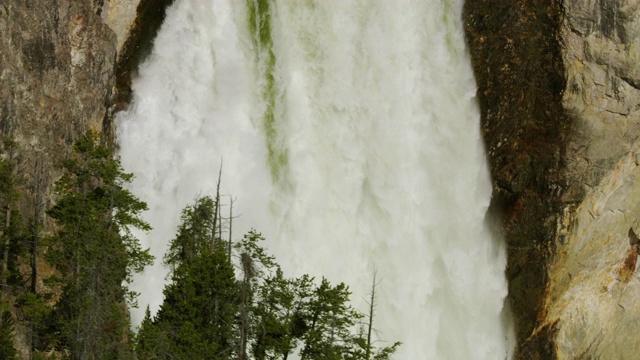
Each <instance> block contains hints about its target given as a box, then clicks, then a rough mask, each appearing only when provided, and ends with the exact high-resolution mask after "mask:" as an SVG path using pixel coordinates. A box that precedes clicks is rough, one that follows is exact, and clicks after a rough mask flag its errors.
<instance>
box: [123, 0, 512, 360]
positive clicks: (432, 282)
mask: <svg viewBox="0 0 640 360" xmlns="http://www.w3.org/2000/svg"><path fill="white" fill-rule="evenodd" d="M461 8H462V0H446V1H445V0H424V1H417V0H416V1H396V0H384V1H383V0H378V1H374V0H372V1H362V0H361V1H356V0H354V1H346V0H322V1H312V0H306V1H303V0H300V1H294V0H275V1H268V0H267V1H264V0H261V1H253V0H247V1H239V0H177V1H176V3H175V4H174V5H173V6H172V7H171V8H170V9H169V11H168V16H167V20H166V23H165V24H164V25H163V27H162V29H161V31H160V33H159V35H158V37H157V39H156V41H155V47H154V51H153V54H152V55H151V57H150V58H149V59H148V60H147V61H146V62H145V64H143V65H142V67H141V69H140V72H139V77H138V78H137V79H136V80H135V81H134V84H133V90H134V100H133V103H132V105H131V108H130V109H129V111H128V112H124V113H121V114H119V116H118V120H117V121H118V123H117V125H118V140H119V144H120V155H121V156H122V161H123V165H124V167H125V169H128V170H129V171H133V172H134V173H135V175H136V177H137V178H136V180H135V182H134V184H133V190H134V192H135V193H136V194H137V195H138V196H139V197H141V198H142V199H143V200H145V201H147V203H148V204H149V207H150V211H149V212H148V213H147V215H146V218H147V220H148V221H149V222H150V223H151V225H152V226H153V227H154V230H153V231H152V232H151V233H150V234H148V235H144V234H141V236H142V239H143V243H145V244H146V245H147V246H151V249H152V252H153V253H154V254H155V255H156V257H157V258H158V259H161V258H162V254H163V253H164V251H165V250H166V247H165V246H166V244H167V242H168V240H169V239H170V238H172V237H173V235H174V234H175V230H176V226H177V222H178V218H179V211H180V209H181V208H182V207H183V206H184V205H186V204H187V203H190V202H192V201H193V199H194V198H195V197H196V196H198V195H199V194H211V193H214V192H215V183H216V179H217V175H218V169H219V168H220V166H221V163H222V167H223V172H222V187H221V189H222V193H223V194H231V195H233V197H234V198H236V199H237V200H236V201H235V203H234V212H235V215H239V214H242V215H241V216H240V218H238V219H236V220H235V222H234V233H235V234H237V235H238V237H239V236H241V234H242V233H243V232H244V231H246V230H248V229H249V228H251V227H253V228H256V229H257V230H259V231H261V232H262V233H263V234H264V235H265V236H266V237H267V239H268V246H269V249H270V251H271V252H273V253H274V254H275V255H276V256H277V259H278V261H279V262H280V263H281V264H282V265H283V268H284V270H285V272H286V273H288V274H289V275H292V276H293V275H299V274H302V273H310V274H312V275H315V276H322V275H325V276H327V277H328V278H329V279H330V280H332V281H333V282H339V281H344V282H346V283H347V284H348V285H350V287H351V289H352V290H353V291H354V296H353V299H354V301H355V305H356V306H358V307H360V308H363V310H364V308H365V306H366V304H365V301H364V300H363V298H364V297H366V295H367V293H368V291H369V286H370V284H371V281H372V276H373V272H374V270H375V269H377V272H378V278H379V280H381V282H380V285H379V287H378V293H379V298H378V309H377V310H378V313H377V314H376V319H375V327H376V328H377V329H378V330H380V332H379V334H378V336H379V338H380V339H386V340H393V341H395V340H398V341H402V342H403V343H404V344H403V345H402V347H401V348H400V351H399V353H398V354H397V356H396V358H397V359H415V360H418V359H490V360H494V359H502V358H504V357H505V354H507V352H508V348H509V345H508V343H507V341H506V338H507V337H508V332H507V330H505V327H504V326H503V323H502V318H503V316H502V307H503V300H504V297H505V295H506V291H507V290H506V282H505V278H504V274H503V269H504V265H505V255H504V250H503V249H502V247H501V246H500V245H499V243H498V242H496V241H495V240H494V239H493V238H492V235H491V232H490V231H489V229H488V227H487V224H486V221H485V215H486V212H487V207H488V204H489V200H490V196H491V187H490V181H489V175H488V171H487V166H486V161H485V157H484V153H483V147H482V142H481V138H480V133H479V123H478V122H479V113H478V109H477V105H476V102H475V99H474V96H475V85H474V80H473V74H472V72H471V68H470V64H469V59H468V55H467V53H466V49H465V43H464V37H463V32H462V23H461V20H460V17H461V14H460V12H461ZM156 263H157V264H156V265H155V267H153V268H152V269H149V270H148V271H147V272H146V273H145V274H143V275H142V276H140V277H139V278H137V279H136V282H135V284H134V288H135V289H136V290H138V291H141V292H142V296H141V297H140V303H141V306H140V309H139V310H137V311H135V310H134V312H133V320H134V322H136V323H137V322H139V321H140V320H141V317H142V315H143V311H144V307H145V306H146V304H150V306H151V309H152V311H155V310H156V309H157V308H158V307H159V305H160V304H161V302H162V288H163V284H164V277H165V274H166V272H165V271H164V270H163V269H162V267H161V265H160V263H161V262H160V261H156Z"/></svg>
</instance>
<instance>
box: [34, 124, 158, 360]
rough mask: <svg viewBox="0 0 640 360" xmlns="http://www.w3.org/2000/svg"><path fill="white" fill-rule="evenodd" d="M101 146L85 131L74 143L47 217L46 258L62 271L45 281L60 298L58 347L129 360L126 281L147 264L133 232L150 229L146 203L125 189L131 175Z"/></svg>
mask: <svg viewBox="0 0 640 360" xmlns="http://www.w3.org/2000/svg"><path fill="white" fill-rule="evenodd" d="M99 140H100V139H99V137H98V135H97V134H96V133H92V132H89V133H87V134H86V135H84V136H82V137H80V138H79V139H78V140H77V141H76V143H75V145H74V154H73V156H72V157H70V158H69V159H68V160H66V161H65V162H64V164H63V165H64V170H65V173H64V175H63V176H62V178H61V179H60V180H59V181H58V182H57V183H56V191H57V194H58V195H59V197H60V198H59V201H58V203H57V204H56V205H55V206H54V207H52V208H51V209H49V210H48V211H47V214H48V215H49V216H50V217H51V218H52V219H54V220H55V221H56V225H57V227H58V231H57V232H56V234H55V235H53V236H51V237H50V238H48V239H47V245H48V252H47V256H46V258H47V260H48V261H49V263H50V264H52V265H53V266H55V267H56V269H57V270H58V271H59V272H60V276H57V277H56V278H55V279H51V280H52V281H55V282H57V286H58V287H59V289H60V290H61V292H62V295H61V297H60V300H59V301H58V303H57V304H56V307H55V314H56V315H57V316H58V325H59V330H60V336H59V340H58V346H59V347H60V348H62V349H67V350H68V351H70V353H71V356H72V357H73V358H114V359H115V358H131V357H132V353H131V350H130V349H129V350H127V349H128V345H127V341H126V339H127V337H128V336H127V334H128V326H129V325H128V324H129V322H128V315H127V310H126V305H125V299H126V298H131V297H132V296H133V294H132V293H131V292H130V291H128V289H127V288H126V283H127V282H129V281H130V279H131V275H132V274H133V273H135V272H139V271H141V270H142V269H143V268H144V266H146V265H148V264H150V263H151V262H152V261H153V258H152V256H151V255H150V254H149V252H148V250H143V249H141V247H140V244H139V242H138V240H137V239H136V238H135V237H134V236H133V235H132V233H131V228H138V229H142V230H149V229H150V227H149V225H148V224H147V223H145V222H144V221H142V220H141V219H140V217H139V215H140V213H141V212H142V211H143V210H146V208H147V207H146V204H145V203H144V202H142V201H140V200H139V199H137V198H136V197H135V196H134V195H133V194H131V193H130V192H129V191H128V190H126V189H124V188H123V185H124V184H126V183H127V182H130V181H131V179H132V175H131V174H127V173H124V172H123V170H122V168H121V166H120V162H119V161H118V160H117V159H114V158H113V156H112V154H111V151H110V150H109V149H108V148H107V147H104V146H101V145H100V142H99Z"/></svg>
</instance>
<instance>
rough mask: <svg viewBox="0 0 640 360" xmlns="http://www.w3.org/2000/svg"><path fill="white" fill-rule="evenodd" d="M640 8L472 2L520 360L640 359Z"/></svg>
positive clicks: (587, 2) (473, 40) (620, 3)
mask: <svg viewBox="0 0 640 360" xmlns="http://www.w3.org/2000/svg"><path fill="white" fill-rule="evenodd" d="M639 11H640V4H639V3H638V2H637V1H630V0H615V1H599V0H565V1H564V2H561V1H537V0H536V1H514V2H502V1H491V0H481V1H468V2H467V4H466V6H465V19H464V20H465V26H466V31H467V38H468V42H469V45H470V50H471V55H472V58H473V66H474V71H475V73H476V78H477V81H478V100H479V103H480V106H481V109H482V128H483V133H484V136H485V143H486V147H487V151H488V156H489V161H490V164H491V170H492V176H493V181H494V198H493V202H492V209H493V210H494V211H496V212H497V213H499V214H500V215H501V216H502V219H503V224H504V226H503V230H504V236H505V238H506V239H507V242H508V257H509V260H508V268H507V277H508V280H509V290H510V295H509V302H510V305H511V307H512V310H513V314H514V319H515V322H516V332H517V343H518V349H517V351H516V358H520V359H551V358H558V359H573V358H584V359H591V358H607V359H624V358H633V357H635V355H634V354H635V349H636V348H637V342H638V340H636V339H635V336H634V334H635V332H636V331H634V330H639V328H640V325H638V320H639V319H640V310H639V309H638V308H636V307H634V306H633V303H634V301H635V299H636V298H637V297H638V295H640V279H639V278H638V276H637V275H636V274H635V268H636V261H637V256H638V250H639V247H640V239H638V237H637V235H636V234H637V233H640V224H639V223H638V217H639V215H640V212H639V210H640V207H639V206H638V204H639V203H640V188H639V186H638V182H637V179H638V175H639V174H640V169H639V168H638V164H640V144H638V135H640V131H639V130H640V128H639V127H638V126H639V125H640V124H639V120H640V119H639V117H638V109H639V104H640V97H639V96H640V93H639V88H640V86H639V85H640V77H639V76H640V68H639V64H640V63H639V62H638V60H639V59H638V56H640V50H638V42H637V38H638V36H639V35H640V20H639V19H640V17H639V16H638V15H640V14H639V13H638V12H639Z"/></svg>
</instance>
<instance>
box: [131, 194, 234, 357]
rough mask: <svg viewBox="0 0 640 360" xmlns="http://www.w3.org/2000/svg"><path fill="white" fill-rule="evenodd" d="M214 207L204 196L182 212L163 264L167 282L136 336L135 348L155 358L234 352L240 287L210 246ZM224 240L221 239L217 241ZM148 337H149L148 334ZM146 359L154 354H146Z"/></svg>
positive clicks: (221, 253) (221, 254) (219, 251)
mask: <svg viewBox="0 0 640 360" xmlns="http://www.w3.org/2000/svg"><path fill="white" fill-rule="evenodd" d="M215 211H216V206H215V203H214V201H213V199H211V198H209V197H204V198H200V199H198V200H196V202H195V204H194V205H192V206H188V207H186V208H185V209H184V210H183V211H182V222H181V224H180V225H179V227H178V233H177V235H176V237H175V239H173V240H172V241H171V243H170V246H169V251H168V253H167V254H166V256H165V259H164V263H165V265H167V266H169V267H170V268H171V270H172V271H171V282H170V283H169V284H168V285H167V286H166V287H165V289H164V296H165V300H164V303H163V304H162V306H161V308H160V311H159V312H158V315H157V316H156V318H155V319H154V320H153V321H149V319H146V320H145V321H146V323H143V328H141V333H140V334H139V335H138V352H139V353H140V354H145V356H148V355H146V354H149V353H150V346H149V343H151V344H153V346H154V347H155V348H156V349H162V347H163V346H164V345H165V344H166V348H164V349H165V350H163V351H162V353H160V351H158V350H155V351H156V352H155V353H154V356H158V357H157V358H177V359H229V358H231V357H232V354H234V353H235V352H234V349H235V345H234V343H235V332H234V324H235V318H236V316H237V304H236V303H237V298H238V287H237V283H236V280H235V275H234V271H233V266H232V265H231V264H230V263H229V261H228V255H227V253H226V251H225V247H224V246H212V244H215V243H216V241H220V240H219V239H212V236H213V231H214V230H213V229H214V226H215V222H214V217H215ZM221 245H222V244H221ZM148 338H151V339H152V340H151V341H148V340H146V339H148ZM149 358H154V357H153V356H150V357H149Z"/></svg>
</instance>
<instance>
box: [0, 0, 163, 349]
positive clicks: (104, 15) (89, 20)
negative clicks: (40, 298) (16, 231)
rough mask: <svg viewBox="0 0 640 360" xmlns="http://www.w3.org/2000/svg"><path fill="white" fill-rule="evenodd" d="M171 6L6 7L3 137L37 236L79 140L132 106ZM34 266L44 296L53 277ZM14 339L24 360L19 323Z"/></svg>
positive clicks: (42, 0)
mask: <svg viewBox="0 0 640 360" xmlns="http://www.w3.org/2000/svg"><path fill="white" fill-rule="evenodd" d="M171 2H172V0H4V1H2V2H0V134H1V135H3V137H9V138H12V139H13V140H15V141H16V145H17V148H16V150H15V152H14V155H13V158H12V161H13V162H14V163H15V164H16V166H17V169H16V172H17V174H16V175H17V176H18V178H20V179H22V180H21V197H20V200H21V204H20V208H21V212H22V214H23V216H24V217H26V218H27V219H28V221H31V222H32V223H34V221H35V226H36V227H35V228H37V229H39V230H37V231H35V232H34V234H38V233H42V232H46V231H48V230H49V229H50V225H49V224H48V220H47V217H46V216H45V215H44V210H46V209H47V208H48V207H50V205H51V203H52V202H53V195H52V188H53V183H54V182H55V180H56V179H57V178H58V177H59V176H60V170H59V169H60V164H61V162H62V160H63V159H65V158H66V157H67V155H68V154H69V153H70V151H71V145H72V144H73V142H74V140H75V139H76V138H77V136H78V135H80V134H83V133H84V132H85V131H86V130H88V129H94V130H98V131H103V132H104V133H106V134H107V135H109V134H112V131H111V130H112V126H113V123H112V115H113V113H114V111H115V110H116V108H117V106H124V105H125V103H124V102H123V101H126V99H127V98H128V93H129V91H130V90H129V89H128V84H129V80H128V79H129V77H130V73H131V71H134V70H135V68H136V66H137V64H138V62H139V61H140V59H141V56H142V55H141V54H143V52H142V51H140V49H144V48H147V47H149V46H150V44H151V38H152V37H153V34H155V32H156V31H157V29H158V27H159V25H160V23H161V22H162V20H163V17H164V10H165V8H166V7H167V6H168V5H169V4H170V3H171ZM123 99H124V100H123ZM107 138H108V137H107ZM3 211H4V210H3ZM34 244H36V242H35V241H34ZM34 244H30V245H29V246H34ZM24 262H25V264H28V263H29V260H28V259H26V260H25V261H24ZM37 263H38V264H39V265H38V268H39V270H38V275H37V279H38V281H37V287H38V289H39V290H38V291H40V289H42V288H43V286H44V285H43V283H42V278H43V276H44V275H46V273H47V272H48V271H50V269H46V267H45V265H44V262H43V261H40V259H38V261H37ZM25 266H26V267H28V265H25ZM25 274H31V272H30V271H27V270H26V268H25ZM16 330H17V334H16V336H17V342H18V344H17V345H19V346H18V348H19V350H20V351H21V353H22V355H23V357H25V356H27V351H28V350H27V349H28V346H27V345H26V344H28V342H27V339H25V338H24V336H25V331H23V330H24V329H21V328H20V324H18V327H17V329H16Z"/></svg>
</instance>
